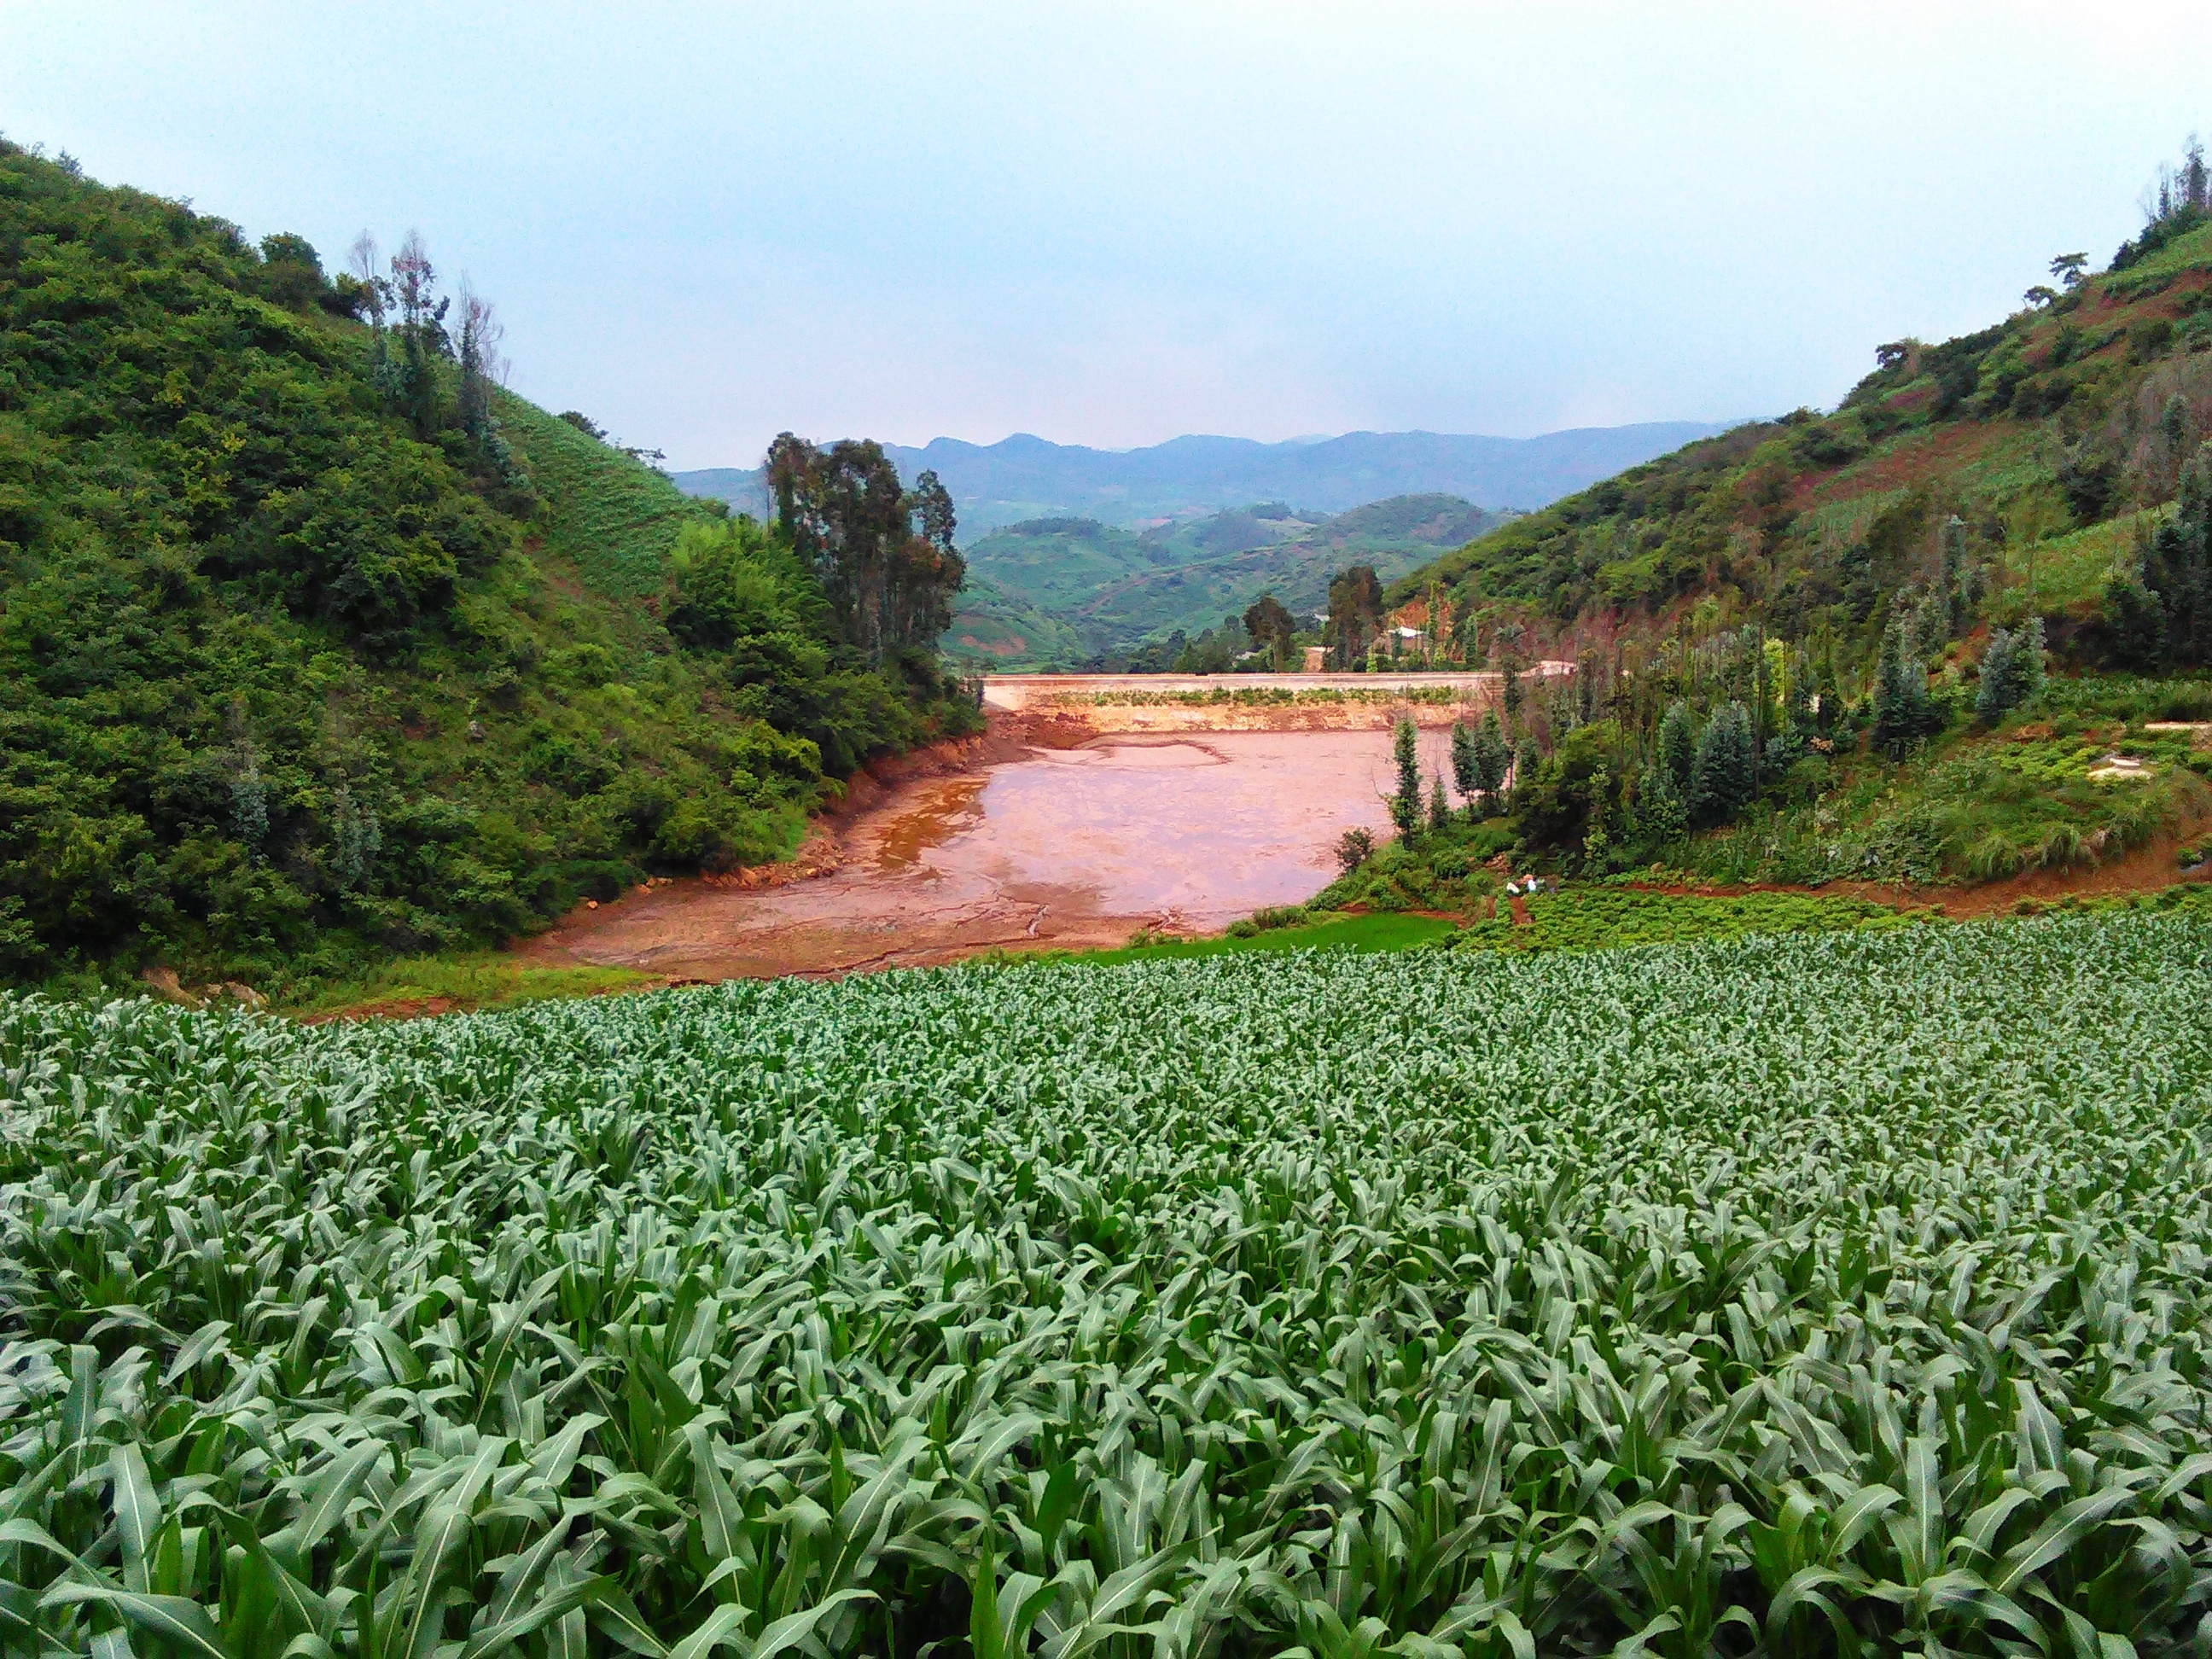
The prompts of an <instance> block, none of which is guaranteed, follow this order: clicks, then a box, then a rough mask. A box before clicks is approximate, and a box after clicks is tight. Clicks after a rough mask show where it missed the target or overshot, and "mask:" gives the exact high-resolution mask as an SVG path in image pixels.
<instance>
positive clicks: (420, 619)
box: [0, 145, 973, 985]
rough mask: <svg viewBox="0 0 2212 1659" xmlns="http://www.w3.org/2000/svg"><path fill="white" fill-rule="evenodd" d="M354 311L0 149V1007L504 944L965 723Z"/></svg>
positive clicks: (775, 580)
mask: <svg viewBox="0 0 2212 1659" xmlns="http://www.w3.org/2000/svg"><path fill="white" fill-rule="evenodd" d="M429 277H430V273H429V272H428V270H427V268H425V269H424V270H422V271H420V272H417V273H415V279H416V282H417V283H418V285H419V286H420V287H421V288H422V291H423V294H422V297H423V303H424V305H425V306H426V307H427V306H429V305H431V304H433V303H435V293H434V291H433V289H432V286H431V282H430V280H429ZM362 298H363V290H362V287H361V285H360V284H359V283H356V282H355V281H354V279H351V278H341V279H339V281H338V282H337V283H335V284H334V283H331V282H330V281H328V280H326V279H325V276H324V274H323V272H322V270H321V269H320V265H319V261H318V260H317V258H316V257H315V255H314V252H313V250H312V249H310V248H308V247H307V246H306V244H304V243H302V242H300V241H299V240H297V239H296V238H283V237H277V238H270V239H269V240H267V241H265V242H264V243H263V244H262V246H261V247H260V248H258V249H256V248H254V247H252V246H249V245H248V244H246V241H245V240H244V239H243V238H242V237H241V236H240V234H239V232H238V231H237V229H236V228H235V227H234V226H231V225H229V224H228V223H226V222H223V221H222V220H220V219H215V218H211V217H208V216H204V215H199V214H196V213H193V212H192V211H191V210H188V209H186V208H185V207H183V206H181V205H179V204H175V203H172V202H167V201H164V200H161V199H160V198H157V197H150V196H147V195H144V194H143V193H140V192H137V191H131V190H127V189H115V188H109V187H106V186H102V185H98V184H95V183H94V182H92V181H90V180H88V179H84V178H82V177H81V176H79V175H78V174H77V173H76V171H75V170H74V169H73V168H65V167H61V166H57V165H56V164H54V163H52V162H49V161H42V160H40V159H38V158H35V157H33V156H32V155H28V154H27V153H25V152H24V151H22V150H21V149H17V148H15V147H13V146H8V145H0V581H3V582H4V586H0V979H6V980H13V981H41V980H49V979H52V978H54V977H55V976H57V975H62V976H67V975H96V974H116V973H124V972H130V971H135V970H136V969H138V968H140V967H142V966H144V965H148V964H151V963H166V964H167V965H169V966H171V967H173V968H175V969H178V970H179V972H180V973H182V974H183V975H185V976H186V977H188V978H197V979H205V978H210V977H215V976H236V977H240V978H245V979H247V980H250V981H255V982H258V983H263V984H269V985H276V984H279V983H283V982H295V981H301V980H306V979H312V978H314V977H317V976H321V975H330V974H334V973H339V972H343V971H348V970H350V969H355V968H357V967H358V966H360V965H362V963H369V962H374V961H375V960H377V959H379V958H380V957H386V956H388V955H391V954H392V953H395V952H406V951H421V950H424V949H430V948H437V947H442V946H447V945H459V944H465V943H470V942H478V941H490V940H495V939H499V938H501V937H502V936H505V935H507V934H510V933H516V932H519V931H523V930H526V929H528V928H530V927H532V926H534V925H536V924H537V923H538V922H539V921H542V920H543V919H544V918H545V917H547V916H550V915H555V914H556V913H558V912H559V911H561V910H562V909H563V908H566V907H567V906H568V905H569V904H570V903H572V902H574V901H575V900H576V899H577V898H578V897H580V896H582V895H586V894H590V893H602V894H603V893H606V892H610V891H611V890H615V889H617V887H619V886H621V885H622V884H626V883H629V882H633V881H635V880H637V879H640V878H641V876H642V875H643V874H644V873H645V872H648V871H652V870H655V869H671V870H679V869H696V868H698V867H700V866H702V865H707V866H720V865H727V864H730V863H733V862H737V861H741V860H742V861H752V860H761V859H766V858H769V857H773V856H776V855H778V854H781V853H783V852H785V851H787V849H788V848H791V847H792V846H793V843H794V842H795V840H796V838H797V837H798V836H799V834H800V833H801V831H802V829H803V826H804V819H805V812H806V811H807V810H808V809H809V808H810V807H811V805H814V804H815V802H816V801H817V799H819V798H820V796H821V794H822V793H823V791H824V790H825V789H826V788H830V787H835V782H834V781H835V780H836V778H837V777H838V776H840V775H843V774H844V773H846V772H848V771H850V770H851V769H852V768H853V767H854V766H855V765H857V764H858V763H859V762H860V760H861V759H862V758H863V757H865V756H866V755H867V754H868V753H871V752H873V751H876V750H885V749H890V748H896V747H898V746H901V745H903V744H910V743H912V742H915V741H916V740H919V739H921V738H927V737H928V736H930V735H932V734H933V732H937V731H939V730H942V729H946V728H947V727H948V726H959V725H961V724H963V722H964V721H966V720H972V718H973V714H972V710H967V711H964V712H963V705H962V704H960V703H959V702H957V699H952V698H949V697H948V696H945V688H944V687H943V686H942V685H941V684H939V682H938V680H937V679H936V678H935V676H934V675H933V673H932V672H931V671H929V670H928V668H927V665H919V666H917V667H915V669H914V670H912V671H910V672H907V673H891V674H890V675H888V676H886V675H880V674H873V673H868V672H866V671H862V670H861V668H860V666H859V665H857V663H856V661H855V659H854V653H852V652H851V651H849V650H848V648H846V647H842V645H841V644H840V643H839V642H838V641H836V639H835V638H834V637H832V636H831V635H830V634H829V632H828V631H827V630H826V629H825V628H824V626H823V624H822V623H821V621H820V609H821V607H820V604H819V601H818V599H817V598H816V597H815V596H813V595H812V594H811V592H810V591H809V590H810V589H811V579H809V578H807V577H806V576H805V574H804V573H801V572H798V571H796V570H795V569H794V568H792V567H791V565H790V563H789V561H788V556H787V555H782V554H780V553H779V552H778V551H777V550H776V548H775V545H774V544H772V543H770V542H769V540H768V539H767V538H764V537H762V536H760V535H758V534H750V535H749V536H739V537H734V538H733V536H732V532H728V531H727V530H726V529H725V528H723V525H724V521H723V520H721V519H720V515H719V513H717V512H716V511H715V510H714V509H712V508H710V507H706V506H703V505H702V504H700V503H697V502H694V501H690V500H689V499H687V498H686V497H684V495H681V494H680V493H679V492H678V490H677V489H675V488H674V486H673V485H672V484H671V483H669V482H668V481H667V480H666V479H665V478H664V477H660V476H659V475H658V474H656V473H653V472H652V471H649V470H648V469H647V468H645V467H642V466H641V465H637V464H636V463H635V462H634V461H631V460H629V459H626V458H625V457H623V455H621V454H620V453H617V452H615V451H613V450H611V449H609V448H607V447H605V446H604V445H602V444H600V443H599V442H598V441H595V440H593V439H592V438H591V437H589V436H587V435H586V434H584V433H583V432H581V431H580V430H578V429H577V428H574V427H573V426H570V425H569V424H568V423H567V422H562V421H559V420H556V419H555V418H553V417H552V416H548V415H546V414H544V412H543V411H542V410H536V409H533V408H532V407H531V406H530V405H528V404H525V403H523V402H521V401H520V399H516V398H511V397H508V396H507V395H505V394H503V393H500V392H496V391H495V388H493V387H492V386H490V385H489V382H488V380H485V379H484V377H482V376H471V375H469V374H465V372H464V368H463V365H462V364H460V363H459V362H455V361H454V359H453V350H454V348H455V346H456V343H459V345H460V346H461V347H462V349H464V351H465V350H466V349H468V338H467V331H466V330H465V328H464V327H463V326H462V325H461V322H462V319H461V317H460V316H459V315H449V316H448V317H447V322H446V325H444V326H442V327H441V326H440V325H438V324H437V322H436V321H435V319H434V317H433V316H432V314H431V313H429V312H428V310H425V311H424V312H423V313H422V316H421V319H419V320H418V321H416V322H413V323H410V322H409V321H408V320H406V319H401V320H397V321H394V322H392V323H391V324H390V325H388V326H386V327H384V328H383V329H382V330H381V331H372V329H370V328H369V327H368V326H365V325H363V324H362V322H361V321H359V320H357V319H356V315H355V313H356V312H357V311H359V310H361V309H362ZM684 536H690V537H691V538H694V539H695V540H696V541H697V542H698V544H699V545H700V546H702V547H703V548H706V549H707V550H708V552H707V554H706V555H705V556H703V557H704V562H703V563H702V565H701V566H700V568H702V569H705V568H709V567H712V568H723V569H726V568H732V561H733V560H734V561H735V562H736V563H737V564H738V565H743V566H744V569H745V570H747V571H750V575H746V576H744V579H743V580H742V581H741V583H740V586H744V588H745V592H747V593H749V594H750V596H751V599H750V601H749V603H752V604H753V605H754V609H753V611H752V612H750V613H749V614H750V615H751V617H753V621H752V623H750V624H749V629H741V630H738V633H737V635H736V636H735V637H734V638H732V639H731V640H729V641H727V642H726V644H725V645H723V646H720V647H717V648H713V649H697V648H693V647H690V646H688V645H686V644H684V642H683V641H681V640H679V639H678V638H677V637H676V636H675V635H671V632H670V631H669V629H668V628H667V627H665V626H664V624H663V621H662V612H663V611H665V610H666V608H667V607H668V605H670V604H671V602H673V600H674V599H675V598H676V597H677V590H676V588H675V586H673V584H672V581H671V552H672V551H673V550H674V549H675V548H676V546H677V544H678V539H679V538H681V537H684ZM717 560H720V564H716V561H717Z"/></svg>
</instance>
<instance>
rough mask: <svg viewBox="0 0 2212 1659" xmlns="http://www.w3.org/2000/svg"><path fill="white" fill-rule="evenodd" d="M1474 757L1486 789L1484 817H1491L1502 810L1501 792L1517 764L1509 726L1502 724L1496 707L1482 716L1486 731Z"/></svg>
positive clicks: (1480, 736) (1479, 779)
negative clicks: (1506, 739) (1500, 803)
mask: <svg viewBox="0 0 2212 1659" xmlns="http://www.w3.org/2000/svg"><path fill="white" fill-rule="evenodd" d="M1474 760H1475V767H1476V772H1475V781H1476V784H1477V787H1480V790H1481V792H1482V803H1481V805H1482V816H1483V817H1491V816H1492V815H1494V814H1495V813H1496V812H1497V811H1498V792H1499V791H1500V790H1502V789H1504V787H1505V775H1506V774H1507V773H1508V772H1509V771H1510V770H1511V769H1512V766H1513V750H1512V746H1511V745H1510V744H1508V743H1507V742H1506V741H1505V728H1504V726H1501V725H1500V724H1499V723H1498V711H1497V710H1496V709H1495V708H1492V709H1491V710H1489V711H1488V712H1487V713H1486V714H1484V715H1483V717H1482V730H1481V731H1480V732H1479V733H1477V734H1476V737H1475V739H1474Z"/></svg>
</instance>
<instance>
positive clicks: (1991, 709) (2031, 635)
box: [1974, 617, 2043, 726]
mask: <svg viewBox="0 0 2212 1659" xmlns="http://www.w3.org/2000/svg"><path fill="white" fill-rule="evenodd" d="M1981 677H1982V678H1981V685H1980V687H1979V688H1978V690H1977V691H1976V692H1975V694H1974V715H1975V718H1977V719H1978V720H1980V721H1981V722H1982V723H1983V724H1984V725H1985V726H1995V725H1996V723H1997V722H1998V721H1999V720H2002V719H2003V718H2004V717H2005V715H2006V714H2008V713H2009V712H2010V711H2012V710H2013V709H2015V708H2023V707H2025V706H2026V705H2027V704H2028V703H2031V702H2034V701H2035V699H2036V697H2037V696H2039V695H2040V694H2041V692H2042V690H2043V618H2042V617H2029V618H2028V619H2027V622H2026V623H2023V624H2021V628H2020V629H2019V631H2018V632H2016V633H2011V634H2008V633H2007V632H2006V631H2005V630H2004V629H2002V628H2000V629H1995V630H1994V631H1993V632H1992V633H1991V634H1990V642H1989V644H1988V646H1987V647H1984V650H1983V652H1982V667H1981Z"/></svg>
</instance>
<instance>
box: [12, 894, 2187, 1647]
mask: <svg viewBox="0 0 2212 1659" xmlns="http://www.w3.org/2000/svg"><path fill="white" fill-rule="evenodd" d="M2208 1008H2212V923H2208V922H2206V921H2200V920H2196V919H2193V918H2190V917H2187V916H2179V915H2172V916H2136V915H2124V916H2118V917H2112V918H2083V919H2068V920H2057V919H2053V920H2046V921H2027V922H2018V923H2012V924H2007V925H2003V926H1986V927H1983V926H1977V927H1950V928H1940V929H1936V928H1929V929H1912V930H1908V931H1906V932H1903V933H1893V934H1884V935H1876V936H1853V935H1826V936H1807V937H1798V938H1790V939H1740V940H1735V941H1729V942H1725V943H1716V944H1712V945H1679V946H1668V947H1662V948H1659V949H1655V950H1648V951H1619V952H1610V953H1594V954H1589V955H1561V956H1553V957H1536V958H1530V959H1519V960H1509V959H1500V958H1495V957H1480V956H1471V957H1449V956H1436V955H1428V956H1401V957H1359V956H1353V955H1349V954H1325V953H1316V954H1309V955H1304V956H1291V957H1269V958H1261V957H1256V956H1255V957H1236V956H1228V957H1214V958H1211V959H1206V960H1200V961H1190V962H1164V963H1145V964H1139V965H1135V966H1131V967H1127V968H1121V969H1096V968H1088V969H1086V968H1082V967H1064V968H1050V967H1046V968H1023V969H988V970H960V971H949V972H939V973H928V974H903V975H881V976H878V977H872V978H866V979H854V980H848V981H843V982H842V983H837V984H811V983H804V982H797V981H783V982H778V983H773V984H765V985H758V984H754V985H733V986H729V987H719V988H716V989H712V990H698V991H685V992H675V993H668V994H658V995H653V996H646V997H635V998H623V999H614V1000H601V1001H596V1002H580V1003H570V1004H562V1005H554V1006H541V1007H538V1008H535V1009H532V1010H529V1011H526V1012H517V1013H511V1014H504V1015H488V1016H481V1017H472V1018H446V1019H440V1020H435V1021H426V1022H421V1023H416V1024H396V1025H362V1026H354V1027H325V1028H321V1029H316V1030H306V1029H301V1028H298V1027H295V1026H291V1025H289V1024H284V1023H282V1022H279V1021H276V1020H273V1019H267V1018H256V1017H252V1016H246V1015H242V1014H241V1015H214V1014H191V1013H185V1012H178V1011H175V1010H172V1009H168V1008H165V1007H161V1006H155V1005H152V1004H147V1003H116V1004H112V1005H109V1006H102V1007H94V1006H75V1005H64V1004H58V1003H54V1002H49V1001H44V1000H38V999H24V998H15V999H4V1000H0V1225H4V1226H5V1229H6V1240H5V1248H4V1252H0V1274H3V1275H4V1278H0V1334H4V1346H0V1644H4V1646H5V1647H6V1648H7V1649H8V1650H10V1651H15V1652H27V1653H29V1652H72V1653H82V1652H87V1651H90V1652H93V1653H95V1654H99V1655H102V1656H107V1659H115V1656H121V1655H125V1654H138V1655H151V1654H169V1655H189V1656H199V1659H216V1656H235V1659H251V1656H270V1659H276V1656H283V1655H297V1656H322V1655H332V1654H340V1655H360V1656H365V1659H432V1656H437V1659H488V1656H492V1655H497V1654H505V1653H520V1654H524V1655H531V1656H536V1655H560V1656H571V1655H581V1654H595V1653H609V1654H611V1653H619V1652H628V1653H634V1654H639V1655H644V1656H650V1659H660V1656H670V1659H704V1656H707V1655H709V1654H713V1653H717V1652H725V1653H730V1654H734V1655H737V1656H738V1659H773V1656H777V1655H784V1654H792V1655H805V1656H814V1659H823V1656H829V1655H859V1654H868V1655H877V1656H892V1655H897V1656H921V1655H924V1654H931V1653H934V1654H938V1655H941V1656H948V1659H949V1656H953V1655H957V1654H959V1653H961V1652H963V1650H964V1651H967V1652H969V1653H972V1654H974V1655H975V1656H978V1659H1002V1656H1006V1655H1012V1654H1039V1655H1044V1656H1049V1659H1076V1656H1080V1655H1085V1654H1093V1653H1095V1654H1098V1655H1102V1656H1126V1655H1140V1654H1141V1655H1156V1656H1161V1659H1189V1656H1200V1655H1212V1654H1221V1655H1246V1654H1283V1653H1296V1654H1302V1655H1306V1656H1327V1659H1337V1656H1344V1659H1351V1656H1363V1655H1370V1654H1383V1653H1393V1654H1406V1655H1413V1656H1435V1655H1445V1654H1465V1655H1475V1656H1487V1655H1494V1656H1499V1659H1533V1656H1534V1655H1536V1654H1540V1653H1541V1654H1547V1655H1550V1654H1561V1653H1568V1654H1580V1653H1621V1654H1636V1653H1643V1652H1648V1653H1650V1654H1654V1655H1658V1656H1681V1659H1693V1656H1703V1655H1706V1654H1722V1655H1742V1654H1751V1653H1772V1654H1778V1655H1795V1654H1826V1653H1840V1654H1845V1655H1854V1654H1867V1653H1898V1652H1906V1651H1911V1652H1917V1653H1924V1654H1926V1655H1929V1656H1936V1655H1941V1654H1942V1653H1944V1652H1946V1651H1950V1652H1956V1653H2005V1654H2015V1655H2027V1654H2035V1655H2049V1656H2070V1659H2122V1656H2124V1655H2127V1654H2130V1653H2136V1654H2146V1655H2148V1654H2163V1653H2170V1652H2178V1651H2186V1652H2190V1653H2192V1654H2199V1653H2203V1652H2204V1651H2205V1650H2206V1649H2207V1648H2208V1647H2212V1617H2208V1614H2212V1539H2208V1535H2207V1528H2208V1524H2212V1435H2208V1433H2207V1429H2206V1424H2205V1412H2206V1407H2207V1403H2208V1385H2212V1377H2208V1376H2207V1375H2206V1369H2205V1358H2204V1356H2205V1350H2206V1344H2207V1340H2208V1337H2212V1317H2208V1316H2212V1301H2209V1300H2208V1297H2212V1291H2208V1287H2207V1284H2206V1268H2207V1256H2206V1250H2207V1246H2208V1241H2209V1240H2212V1211H2208V1196H2207V1194H2208V1189H2212V1150H2208V1146H2207V1142H2206V1128H2207V1109H2208V1105H2209V1104H2212V1019H2209V1018H2207V1010H2208Z"/></svg>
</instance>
